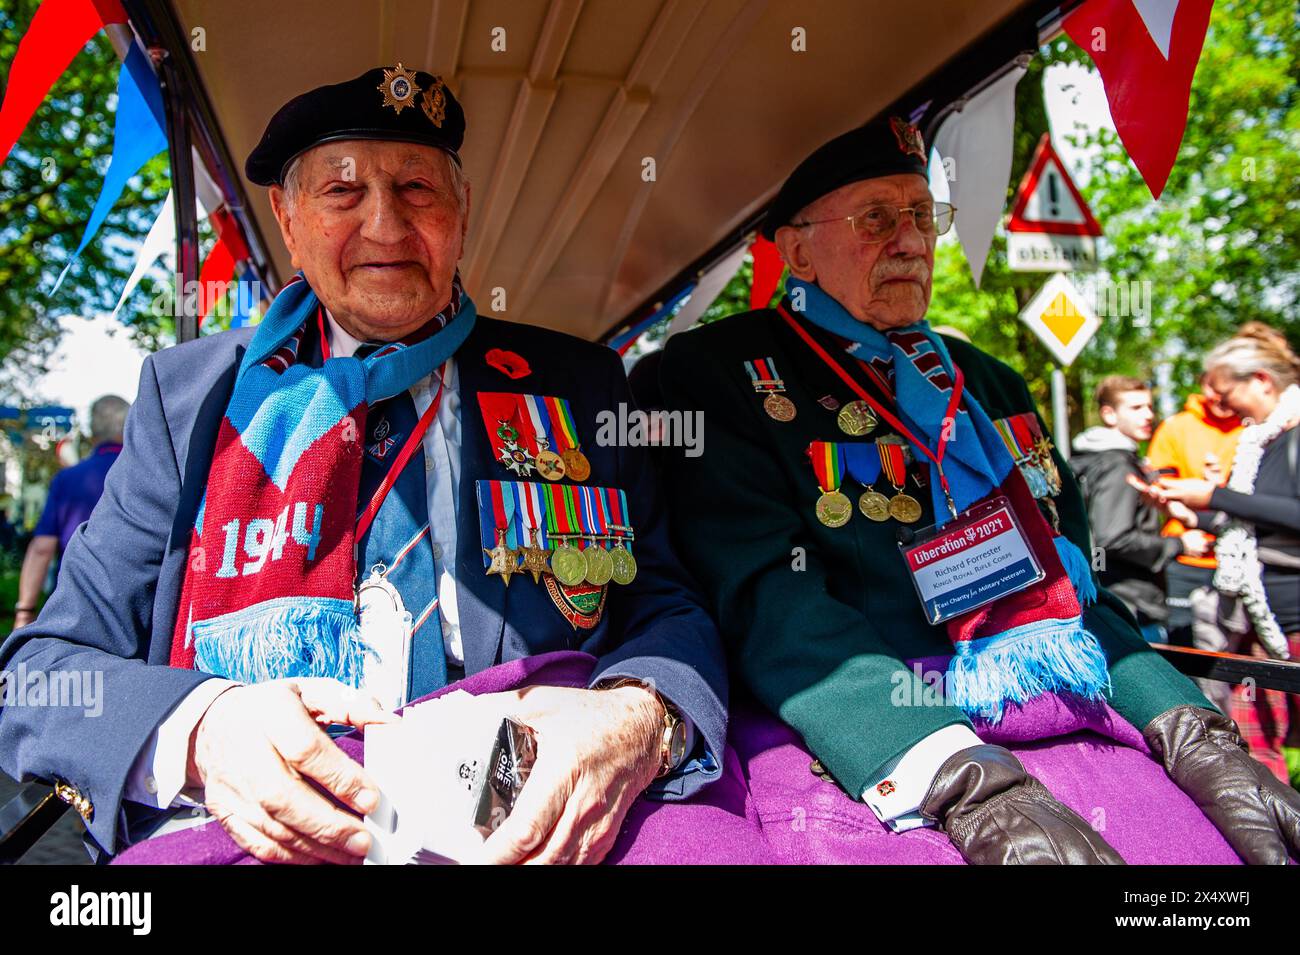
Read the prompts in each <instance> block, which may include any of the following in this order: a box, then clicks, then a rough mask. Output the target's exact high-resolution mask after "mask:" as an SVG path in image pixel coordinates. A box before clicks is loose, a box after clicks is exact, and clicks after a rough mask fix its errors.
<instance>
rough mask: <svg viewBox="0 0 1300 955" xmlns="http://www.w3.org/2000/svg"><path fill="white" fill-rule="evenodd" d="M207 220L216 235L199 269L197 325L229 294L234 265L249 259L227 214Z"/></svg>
mask: <svg viewBox="0 0 1300 955" xmlns="http://www.w3.org/2000/svg"><path fill="white" fill-rule="evenodd" d="M210 218H211V221H212V228H213V230H214V231H215V232H216V233H217V242H216V245H214V246H213V247H212V249H211V251H209V252H208V257H207V258H206V259H204V260H203V266H202V268H200V269H199V324H200V325H202V324H203V320H204V319H205V318H207V317H208V312H210V311H211V310H212V306H213V305H215V304H216V303H217V302H219V301H221V299H223V298H224V297H225V296H226V293H227V292H228V291H229V290H230V280H231V278H233V276H234V274H235V265H236V264H238V263H239V262H242V261H244V260H245V259H247V258H248V257H249V252H248V246H247V245H246V244H245V242H244V237H243V235H241V234H240V232H239V224H238V223H237V222H236V221H235V217H234V216H232V215H231V214H230V212H229V210H227V209H218V210H217V211H216V212H213V213H212V215H211V217H210Z"/></svg>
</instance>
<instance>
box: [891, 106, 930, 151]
mask: <svg viewBox="0 0 1300 955" xmlns="http://www.w3.org/2000/svg"><path fill="white" fill-rule="evenodd" d="M889 128H890V129H892V130H893V131H894V138H895V139H897V140H898V151H899V152H901V153H905V154H907V155H911V156H916V157H917V158H919V159H920V160H921V161H923V162H924V161H925V158H926V157H925V140H923V139H922V138H921V131H920V130H919V129H917V128H916V125H915V124H914V123H909V122H907V120H905V119H901V118H899V117H898V116H891V117H889Z"/></svg>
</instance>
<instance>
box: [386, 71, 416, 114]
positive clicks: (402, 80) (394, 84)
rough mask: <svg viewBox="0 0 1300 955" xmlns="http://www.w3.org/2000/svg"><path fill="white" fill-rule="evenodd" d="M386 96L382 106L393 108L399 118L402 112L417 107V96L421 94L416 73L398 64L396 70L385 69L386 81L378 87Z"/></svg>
mask: <svg viewBox="0 0 1300 955" xmlns="http://www.w3.org/2000/svg"><path fill="white" fill-rule="evenodd" d="M375 88H376V89H377V90H379V92H381V93H383V94H384V102H383V103H382V104H381V105H382V106H391V107H392V108H393V112H394V113H397V114H398V115H399V116H400V115H401V113H402V110H404V109H406V107H408V106H414V105H415V97H416V94H417V93H419V92H420V87H419V85H418V84H417V83H416V82H415V71H414V70H408V69H406V68H405V67H403V66H402V64H401V63H398V64H397V66H396V67H395V68H394V69H391V70H390V69H389V68H388V67H384V80H383V82H382V83H380V84H379V85H378V86H377V87H375Z"/></svg>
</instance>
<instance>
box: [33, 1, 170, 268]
mask: <svg viewBox="0 0 1300 955" xmlns="http://www.w3.org/2000/svg"><path fill="white" fill-rule="evenodd" d="M47 2H48V0H47ZM41 8H42V9H44V4H42V6H41ZM166 128H167V125H166V120H165V119H164V117H163V102H162V87H160V86H159V85H158V77H157V76H155V75H154V71H153V67H151V66H150V65H149V61H148V59H147V58H146V57H145V55H144V51H143V50H141V49H140V48H139V46H137V45H135V44H132V45H131V49H130V50H129V51H128V52H127V54H126V59H125V60H123V61H122V69H121V71H120V72H119V73H118V78H117V117H116V121H115V123H114V127H113V156H112V159H111V160H110V161H109V165H108V172H107V173H106V174H105V176H104V185H103V187H102V188H101V189H100V192H99V199H98V200H96V202H95V208H94V210H93V211H92V212H91V213H90V221H89V222H87V223H86V231H85V232H84V233H82V236H81V242H80V244H78V246H77V251H75V252H74V253H72V256H71V257H70V258H69V259H68V264H67V265H65V266H64V267H63V271H62V272H61V273H60V274H59V280H58V281H57V282H55V283H54V289H58V287H59V286H60V285H62V284H63V279H64V277H65V276H66V275H67V274H68V269H70V268H72V263H73V262H75V261H76V260H77V256H79V255H81V252H82V250H83V249H85V247H86V246H87V245H89V244H90V240H91V239H92V238H93V237H94V235H95V233H96V232H98V231H99V227H100V226H101V225H103V223H104V219H105V218H107V216H108V213H109V212H110V211H111V210H112V208H113V204H114V203H115V202H117V200H118V197H120V196H121V195H122V190H123V189H125V188H126V183H127V180H129V179H130V178H131V177H132V176H134V175H135V174H136V173H137V172H139V171H140V168H141V167H142V166H143V165H144V164H145V163H146V162H148V161H149V160H150V159H152V158H153V157H154V156H156V155H158V153H160V152H162V151H163V150H164V149H166V148H167V133H166V132H165V130H166ZM51 291H53V290H51Z"/></svg>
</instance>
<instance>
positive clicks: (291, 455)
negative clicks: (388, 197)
mask: <svg viewBox="0 0 1300 955" xmlns="http://www.w3.org/2000/svg"><path fill="white" fill-rule="evenodd" d="M319 308H320V302H319V300H318V299H317V297H316V293H315V292H313V291H312V289H311V287H310V286H309V285H308V284H307V282H306V281H305V280H303V279H301V278H298V279H296V280H295V281H293V282H291V283H290V284H289V285H287V286H286V287H285V288H284V289H283V290H282V291H281V292H280V294H279V295H277V296H276V298H275V301H274V302H273V303H272V304H271V307H270V308H269V309H268V310H267V314H266V317H265V318H264V319H263V320H262V322H261V324H260V325H259V326H258V328H257V331H256V333H255V334H254V336H253V340H252V342H251V343H250V344H249V347H248V351H247V352H246V353H245V357H244V360H243V362H242V363H241V365H240V368H239V372H238V376H237V377H236V380H235V388H234V391H233V393H232V394H231V397H230V402H229V404H228V405H227V408H226V413H225V418H224V420H223V421H222V423H221V428H220V431H219V433H218V436H217V443H216V448H215V451H214V454H213V459H212V468H211V470H210V472H209V474H208V480H207V485H206V488H205V490H204V496H203V501H202V503H201V504H200V507H199V512H198V517H197V519H196V520H195V524H194V528H193V530H192V532H191V536H190V549H189V561H188V564H187V567H186V573H185V580H184V583H183V585H182V590H181V601H180V608H179V611H178V613H177V618H176V627H175V631H174V633H173V637H172V651H171V665H172V666H175V667H184V668H194V669H199V670H203V671H204V672H207V673H214V674H217V675H220V676H224V677H227V678H229V679H233V680H240V681H243V682H248V683H254V682H259V681H261V680H268V679H275V678H279V677H294V676H302V677H305V676H326V677H333V678H335V679H338V680H341V681H343V682H344V683H348V684H349V685H352V686H356V685H359V683H360V680H361V674H362V663H363V660H364V657H365V646H364V644H363V642H362V640H361V638H360V635H359V631H358V628H357V620H356V614H355V610H354V599H353V585H354V581H355V579H356V558H355V554H354V539H355V533H356V520H357V494H358V487H359V482H360V477H361V461H362V444H363V439H364V435H365V425H366V412H367V409H368V408H370V407H372V406H373V405H375V404H376V403H377V402H379V401H383V400H385V399H387V398H390V397H392V396H393V395H396V394H399V393H400V392H402V391H405V390H406V389H408V388H410V387H411V386H412V385H413V384H414V383H415V382H417V381H419V380H420V379H421V378H423V377H424V376H426V375H428V374H429V373H430V372H431V371H433V370H434V369H435V368H437V367H438V366H439V365H441V364H442V363H443V362H444V361H446V360H447V358H449V357H450V356H451V355H452V354H453V353H454V352H455V351H456V349H457V348H458V347H459V346H460V345H461V343H463V342H464V341H465V339H466V338H467V337H468V335H469V333H470V331H471V329H472V328H473V325H474V320H475V309H474V303H473V302H472V301H470V299H469V297H468V296H466V295H464V294H463V293H462V291H461V286H460V281H459V277H457V278H456V280H455V282H454V283H453V289H452V295H451V300H450V302H449V303H448V305H447V307H446V308H445V309H444V310H443V311H442V312H441V313H440V314H439V315H438V316H437V317H436V318H435V319H433V320H432V322H431V324H432V327H433V328H435V329H436V331H435V332H434V333H433V334H430V335H427V336H426V337H425V338H423V339H422V340H420V341H416V342H412V343H410V344H406V343H403V342H394V343H391V344H389V345H386V346H385V347H383V348H380V349H378V350H377V351H375V352H374V353H373V354H371V355H369V356H367V357H365V358H356V357H340V358H330V359H328V360H326V361H324V362H323V363H322V365H321V367H319V368H309V367H307V366H306V365H304V364H301V363H299V362H298V349H299V345H300V344H301V342H302V339H303V335H304V332H305V330H306V329H307V326H308V323H309V322H314V321H315V320H316V317H317V314H318V310H319ZM429 327H430V326H426V328H429Z"/></svg>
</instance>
